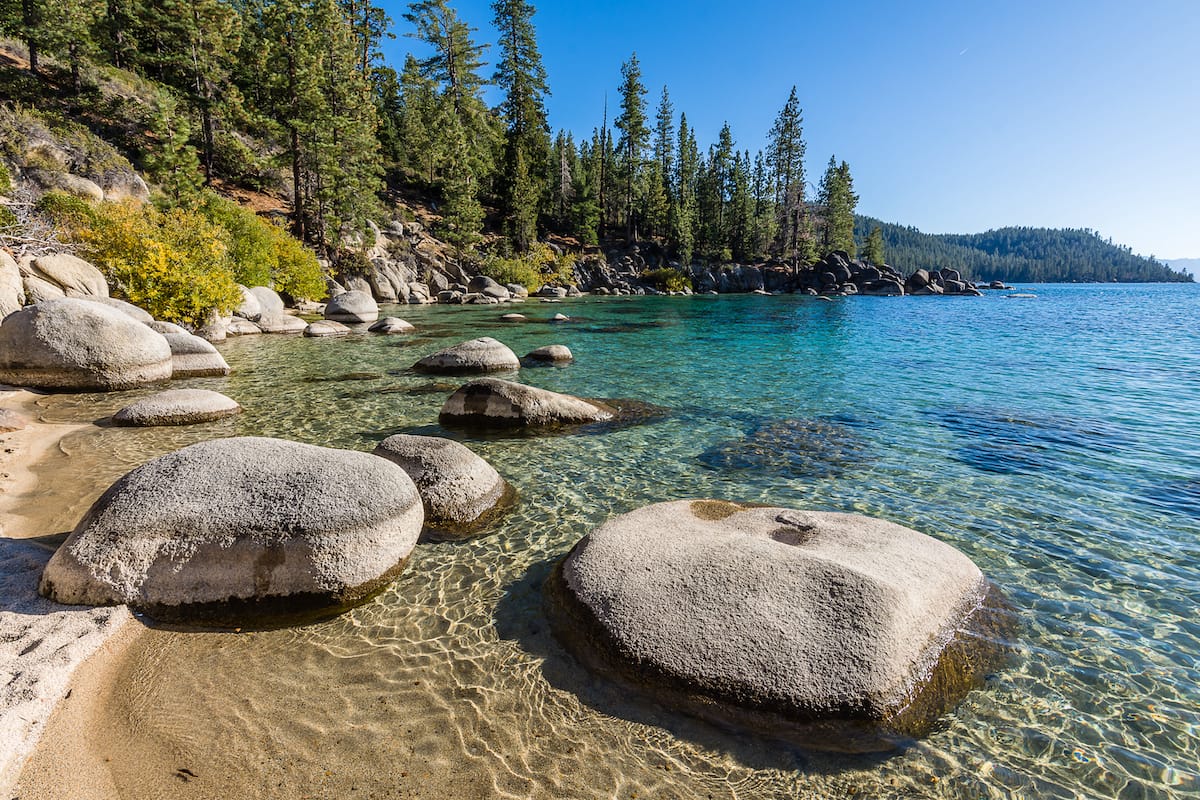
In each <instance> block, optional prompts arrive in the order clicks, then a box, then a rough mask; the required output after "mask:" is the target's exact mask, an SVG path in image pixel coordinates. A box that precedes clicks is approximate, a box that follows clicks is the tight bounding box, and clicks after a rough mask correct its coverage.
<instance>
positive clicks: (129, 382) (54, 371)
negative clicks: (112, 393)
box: [0, 298, 172, 390]
mask: <svg viewBox="0 0 1200 800" xmlns="http://www.w3.org/2000/svg"><path fill="white" fill-rule="evenodd" d="M171 371H172V364H171V348H170V346H169V345H168V344H167V340H166V339H165V338H163V336H162V335H161V334H158V333H155V332H154V331H152V330H150V328H148V327H147V326H146V325H143V324H142V323H140V322H137V321H136V320H134V319H132V318H130V317H129V316H128V315H126V314H123V313H122V312H120V311H117V310H116V309H113V308H109V307H107V306H105V305H101V304H100V303H92V302H89V301H87V300H77V299H73V298H62V299H59V300H48V301H46V302H44V303H39V304H37V305H33V306H28V307H26V308H23V309H21V310H20V311H17V312H15V313H13V314H10V315H8V316H7V317H6V318H5V319H4V322H3V323H0V382H4V383H11V384H15V385H18V386H35V387H40V388H52V389H104V390H109V389H128V388H131V387H134V386H140V385H141V384H144V383H151V382H153V381H161V380H167V379H168V378H170V377H171Z"/></svg>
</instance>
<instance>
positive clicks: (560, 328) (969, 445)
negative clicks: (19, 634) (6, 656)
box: [39, 286, 1200, 798]
mask: <svg viewBox="0 0 1200 800" xmlns="http://www.w3.org/2000/svg"><path fill="white" fill-rule="evenodd" d="M1038 294H1039V298H1038V299H1037V300H1032V301H1028V302H1022V303H1016V302H1006V301H1005V300H1004V298H1002V297H999V296H988V297H985V298H982V299H977V300H972V299H958V298H955V299H951V298H911V299H903V300H901V299H889V298H849V299H846V300H844V301H839V302H825V301H817V300H815V299H810V298H797V297H779V298H760V297H748V296H740V297H716V298H710V297H696V298H686V299H685V298H639V299H629V298H619V299H618V298H611V299H607V298H606V299H596V300H581V301H578V302H575V303H568V304H564V305H561V306H551V305H539V304H536V303H529V304H527V305H526V306H525V307H524V308H523V309H522V311H523V313H526V314H527V315H528V316H530V317H532V318H533V321H531V322H528V323H525V324H523V325H520V326H511V325H504V324H502V323H499V322H498V321H497V320H498V317H499V315H500V314H501V313H503V310H497V309H496V308H495V307H492V308H490V309H489V308H482V309H479V308H403V309H399V310H398V313H399V315H401V316H404V317H405V318H406V319H408V320H409V321H411V322H413V323H414V324H416V325H417V326H418V328H419V331H418V333H416V334H415V335H413V336H409V337H376V336H369V335H366V334H361V335H354V336H351V337H348V338H345V339H340V340H329V341H322V340H308V339H302V338H299V337H290V338H289V337H253V338H246V339H239V340H230V341H229V342H227V343H226V344H224V345H222V346H221V350H222V352H223V353H224V355H225V357H226V359H227V360H228V361H229V363H230V365H231V366H232V367H233V368H234V370H235V373H234V374H233V375H232V376H231V377H229V378H227V379H198V380H192V381H187V382H181V383H182V384H183V385H188V386H198V387H204V388H212V389H217V390H219V391H223V392H225V393H227V394H229V395H231V396H232V397H234V398H235V399H237V400H238V401H239V402H241V403H242V404H243V405H244V407H245V408H246V413H245V414H244V415H242V416H241V417H239V418H235V419H232V420H226V421H222V422H219V423H215V424H212V425H206V426H196V427H192V428H179V429H170V430H129V429H118V428H106V427H96V428H92V429H89V430H87V431H85V432H82V433H79V434H76V435H74V436H72V437H70V438H68V439H67V440H66V441H65V443H64V447H63V450H64V453H63V454H61V455H59V456H57V457H56V458H55V459H54V460H53V461H52V462H51V463H50V464H49V465H48V468H47V472H46V473H45V475H44V480H43V482H42V486H43V489H42V492H43V495H42V497H41V498H40V499H41V500H42V501H44V502H46V503H47V504H49V505H50V506H52V507H53V508H54V509H55V511H54V512H53V519H52V520H51V522H50V524H51V525H52V526H53V527H55V529H56V530H65V529H69V528H70V527H71V526H72V525H73V524H74V522H75V521H76V520H77V519H78V518H79V516H81V515H82V513H83V511H84V510H86V506H87V504H88V503H89V502H90V501H91V500H92V499H93V498H94V497H95V496H97V495H98V494H99V493H100V492H101V491H102V490H103V489H104V488H105V487H106V486H107V485H108V483H109V482H111V481H112V480H113V479H115V478H116V477H118V476H120V475H121V474H123V473H124V472H125V471H127V470H128V469H129V468H131V467H133V466H135V465H137V464H139V463H142V462H143V461H145V460H146V459H147V458H149V457H151V456H153V455H157V454H160V453H163V452H167V451H169V450H172V449H174V448H177V447H180V446H183V445H185V444H189V443H191V442H195V441H200V440H203V439H208V438H213V437H217V436H225V435H245V434H256V435H269V436H279V437H283V438H289V439H296V440H300V441H305V442H311V443H315V444H324V445H330V446H336V447H347V448H355V449H370V448H371V447H373V445H374V443H375V442H377V441H379V440H380V439H382V438H384V437H385V436H387V435H389V434H391V433H395V432H399V431H411V430H420V431H421V432H438V433H443V434H445V435H451V436H454V437H455V438H459V439H460V440H463V441H465V442H467V443H468V444H469V445H470V446H471V447H472V448H474V449H475V450H477V451H478V452H479V453H481V454H482V455H483V456H485V457H486V458H487V459H488V460H489V461H491V463H492V464H493V465H494V466H495V467H496V468H497V469H498V470H499V471H500V472H501V473H502V474H503V475H504V476H505V477H506V478H508V480H509V481H510V482H511V483H512V484H513V485H514V486H515V487H516V488H517V490H518V491H519V493H520V505H519V506H518V508H517V509H516V511H515V512H514V513H513V514H511V515H510V516H509V517H507V518H506V519H505V520H504V521H503V523H502V524H501V526H500V527H499V528H498V529H497V530H496V531H495V532H494V533H492V534H491V535H488V536H485V537H483V538H479V539H476V540H473V541H468V542H465V543H459V544H433V545H421V546H419V547H418V548H417V550H416V552H415V553H414V556H413V558H412V560H411V562H410V565H409V567H408V568H407V570H406V571H405V573H404V575H403V576H402V577H401V578H400V579H399V580H397V581H396V583H395V584H394V585H393V586H392V587H391V589H390V590H389V591H387V592H386V593H384V594H383V595H382V596H380V597H379V598H377V599H376V600H375V601H373V602H372V603H369V604H368V605H366V606H364V607H361V608H359V609H356V610H354V611H352V612H350V613H348V614H345V615H343V616H342V617H340V618H338V619H335V620H332V621H329V622H326V623H323V624H319V625H313V626H309V627H305V628H301V629H295V630H282V631H271V632H255V633H243V634H233V633H180V632H171V631H163V630H156V631H152V632H150V633H149V634H148V635H146V636H145V637H143V638H142V639H141V640H140V641H139V643H138V644H137V645H135V649H134V652H133V654H132V656H131V657H130V669H129V671H128V674H127V675H125V676H124V677H123V679H122V681H121V682H120V684H119V685H118V687H117V690H116V695H115V699H116V701H117V702H118V703H119V704H120V706H121V713H122V714H127V715H128V718H129V719H130V720H131V721H132V725H131V732H130V733H129V734H128V736H129V737H131V738H130V742H132V743H133V744H135V745H136V746H137V747H139V748H140V750H139V752H140V753H141V755H140V756H139V757H140V758H147V756H146V754H147V753H149V754H151V756H149V757H148V761H147V763H149V764H152V765H156V766H155V767H151V768H137V769H135V768H134V767H133V765H132V762H131V765H130V766H129V768H128V769H127V770H126V771H124V772H122V771H121V770H119V769H118V770H117V774H118V775H125V776H126V779H127V780H128V782H129V784H130V786H134V785H136V786H141V787H142V789H143V790H144V793H145V794H146V795H153V794H154V792H155V791H158V792H165V793H168V794H169V791H170V789H171V787H172V785H173V784H172V781H174V780H175V776H174V770H175V769H177V768H179V767H181V766H185V765H186V766H188V768H189V769H190V770H192V771H193V772H195V773H196V774H197V775H199V778H198V779H197V780H196V781H194V782H192V783H189V784H188V791H189V794H188V796H189V797H191V796H195V797H200V796H212V797H219V796H239V797H275V796H296V797H330V798H333V797H339V798H341V797H352V796H361V797H410V796H412V797H416V796H444V797H450V796H457V797H470V796H479V797H486V796H498V797H514V798H516V797H520V798H524V797H545V798H552V797H697V796H699V797H722V798H772V797H798V796H854V795H858V796H863V797H893V796H894V797H961V798H975V797H1012V796H1024V797H1064V798H1065V797H1104V798H1117V797H1120V798H1132V797H1147V798H1150V797H1183V796H1200V777H1198V772H1200V768H1198V766H1197V765H1198V764H1200V738H1198V732H1200V689H1197V686H1200V621H1197V618H1196V613H1195V611H1196V607H1197V605H1198V604H1200V453H1198V452H1197V448H1196V447H1195V441H1196V439H1195V433H1194V431H1195V428H1196V423H1197V421H1198V420H1200V333H1198V332H1197V331H1196V329H1195V326H1194V321H1195V320H1196V319H1200V291H1198V290H1197V289H1196V287H1191V286H1185V287H1179V286H1170V287H1142V286H1139V287H1108V286H1098V287H1097V286H1090V287H1066V286H1062V287H1051V286H1046V287H1039V291H1038ZM559 310H565V311H566V313H568V314H570V315H571V316H572V317H573V318H574V321H573V322H571V323H567V324H558V325H551V324H548V323H547V322H544V321H539V320H546V319H548V318H549V317H550V316H552V315H553V313H555V312H556V311H559ZM478 335H492V336H495V337H497V338H499V339H501V340H502V341H504V342H505V343H507V344H509V345H510V346H511V347H512V348H513V349H514V350H515V351H516V352H517V353H518V354H519V355H521V354H524V353H525V352H528V351H529V350H531V349H533V348H535V347H538V346H541V345H545V344H552V343H562V344H566V345H568V346H569V347H570V348H571V349H572V351H574V353H575V356H576V362H575V363H574V364H573V365H571V366H569V367H566V368H541V369H526V370H523V371H522V372H521V380H523V381H525V382H528V383H531V384H535V385H538V386H543V387H545V388H549V389H554V390H558V391H566V392H570V393H573V394H578V395H582V396H586V397H621V398H637V399H640V400H644V401H647V402H650V403H654V404H656V405H659V406H664V407H666V408H667V409H669V411H670V413H669V415H668V416H666V417H665V418H664V419H661V420H657V421H653V422H651V423H650V424H646V425H642V426H637V427H630V428H623V429H616V430H609V431H605V432H600V433H595V434H591V435H585V434H580V435H550V436H514V437H507V438H495V439H479V438H475V437H471V436H467V435H463V434H461V433H458V432H451V431H441V430H440V429H439V428H437V426H436V424H435V421H436V418H437V411H438V409H439V407H440V405H441V403H442V401H443V400H444V398H445V396H446V395H447V394H449V392H451V391H453V389H454V387H455V386H456V385H457V383H458V381H456V380H455V379H449V380H447V379H443V378H434V377H430V376H428V375H419V374H416V373H411V372H409V371H408V367H409V366H411V364H412V363H413V362H415V361H416V360H417V359H418V358H419V357H421V356H423V355H426V354H428V353H430V352H433V351H434V350H436V349H439V348H440V347H442V346H446V345H448V344H452V343H455V342H457V341H461V340H463V339H466V338H471V337H474V336H478ZM147 393H149V390H147V391H141V392H132V393H124V394H120V395H107V396H105V395H75V396H48V397H45V398H43V399H41V400H40V401H39V404H40V405H41V407H42V409H43V412H42V413H43V416H44V417H45V418H47V419H55V420H82V421H91V420H98V419H101V418H102V417H104V416H105V415H107V414H109V413H111V412H112V411H113V410H115V409H116V408H118V407H120V406H122V405H124V404H126V403H127V402H128V401H129V400H130V399H131V398H133V397H137V396H140V395H142V394H147ZM81 487H85V490H81ZM81 495H82V496H81ZM678 497H720V498H727V499H731V500H742V501H759V502H770V503H772V504H776V505H786V506H797V507H806V508H815V509H824V510H839V511H855V512H860V513H865V514H872V515H877V516H882V517H886V518H888V519H891V520H893V521H896V522H900V523H902V524H906V525H909V526H911V527H914V528H917V529H918V530H922V531H925V532H927V533H930V534H932V535H934V536H937V537H939V538H942V539H944V540H945V541H947V542H949V543H951V544H953V545H955V546H956V547H958V548H960V549H962V550H963V551H964V552H966V553H967V554H968V555H969V556H970V557H971V558H973V559H974V560H975V561H976V563H978V564H979V565H980V567H981V568H982V569H983V570H984V572H985V573H986V574H987V575H988V576H989V577H991V578H992V579H993V580H994V581H995V582H996V583H998V584H999V585H1000V586H1001V588H1002V589H1003V590H1004V591H1005V593H1006V594H1007V595H1008V596H1009V598H1010V599H1011V600H1012V601H1013V603H1014V605H1015V606H1016V608H1017V610H1018V613H1019V616H1020V620H1021V625H1022V629H1021V631H1020V635H1019V640H1018V641H1017V642H1016V648H1017V657H1016V658H1015V659H1014V660H1013V662H1012V663H1011V664H1010V665H1009V667H1008V668H1007V669H1005V670H1003V671H1001V672H1000V673H998V674H996V675H994V676H991V678H990V679H989V681H988V685H987V686H986V687H985V688H984V689H982V690H980V691H976V692H974V693H972V694H971V695H970V696H969V697H968V698H967V699H966V700H965V701H964V702H963V703H962V705H961V706H959V708H958V709H957V710H956V711H955V712H954V713H952V714H951V715H949V716H948V717H947V718H945V719H944V720H943V721H942V723H941V725H940V726H939V727H938V729H937V730H936V731H935V732H934V733H933V734H932V735H930V736H929V737H928V738H927V739H925V740H923V741H921V742H918V743H916V744H915V745H914V746H913V747H911V748H910V749H908V750H906V751H905V752H903V753H900V754H898V755H894V756H892V757H890V758H882V759H880V758H876V759H873V760H868V761H864V760H862V759H853V758H848V757H836V756H828V755H819V754H811V753H802V752H797V751H794V750H791V749H788V748H786V747H784V746H782V745H779V744H777V743H774V742H771V741H766V740H759V739H754V738H751V737H746V736H739V735H736V734H732V733H728V732H724V731H721V730H717V729H715V728H712V727H709V726H707V725H705V724H703V723H700V722H697V721H694V720H691V719H689V718H686V717H681V716H678V715H674V714H672V713H670V712H669V711H667V710H665V709H661V708H653V707H645V706H636V705H632V704H631V703H630V702H629V701H628V700H627V699H626V698H625V697H624V696H623V694H622V692H621V691H620V690H619V689H617V688H615V687H612V686H610V685H608V684H606V683H605V682H604V681H601V680H599V679H594V678H592V677H591V676H589V675H587V674H586V673H583V672H582V671H581V670H580V668H579V667H578V666H577V665H576V664H575V663H574V662H573V661H572V660H571V659H570V657H568V656H567V655H566V654H565V653H564V652H563V651H562V650H561V649H560V648H559V647H558V645H557V644H556V642H555V641H554V639H553V638H552V637H551V636H550V634H549V633H548V631H547V627H546V623H545V621H544V618H543V615H542V613H541V593H540V588H541V581H542V580H543V578H544V577H545V575H546V574H547V572H548V569H549V567H550V565H551V564H552V563H553V562H554V561H555V560H556V559H558V558H560V557H561V556H562V555H563V554H564V553H565V552H566V551H567V550H568V549H569V548H570V547H571V546H572V545H573V544H574V543H575V542H576V541H577V540H578V539H579V538H580V537H581V536H583V535H584V534H586V533H587V532H588V531H589V530H590V529H592V528H593V527H595V526H596V525H597V524H599V523H601V522H603V521H604V520H605V519H607V518H609V517H610V516H612V515H613V514H617V513H621V512H624V511H627V510H630V509H632V508H635V507H638V506H640V505H643V504H646V503H650V502H655V501H660V500H667V499H673V498H678ZM117 750H118V748H115V747H114V752H113V753H110V754H108V755H110V756H111V757H113V758H116V759H118V760H119V758H120V757H122V754H124V757H125V758H127V759H129V758H132V756H130V755H129V753H128V751H127V749H126V748H119V752H117ZM153 787H158V789H156V790H154V789H153ZM230 787H237V788H236V791H233V790H231V788H230ZM434 787H436V789H435V788H434ZM231 791H233V793H232V794H230V792H231ZM130 793H131V794H137V793H136V792H135V791H134V790H132V789H130ZM137 796H142V795H137ZM164 796H167V795H164Z"/></svg>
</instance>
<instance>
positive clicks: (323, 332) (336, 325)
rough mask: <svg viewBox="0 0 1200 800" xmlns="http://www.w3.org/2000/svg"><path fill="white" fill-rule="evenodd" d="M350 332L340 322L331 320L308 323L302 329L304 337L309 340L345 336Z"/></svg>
mask: <svg viewBox="0 0 1200 800" xmlns="http://www.w3.org/2000/svg"><path fill="white" fill-rule="evenodd" d="M350 332H351V331H350V329H349V328H348V327H346V326H345V325H343V324H342V323H340V322H336V321H334V320H331V319H319V320H317V321H316V322H310V323H309V324H308V326H307V327H306V328H305V329H304V335H305V336H308V337H310V338H317V339H320V338H325V337H329V336H346V335H347V334H349V333H350Z"/></svg>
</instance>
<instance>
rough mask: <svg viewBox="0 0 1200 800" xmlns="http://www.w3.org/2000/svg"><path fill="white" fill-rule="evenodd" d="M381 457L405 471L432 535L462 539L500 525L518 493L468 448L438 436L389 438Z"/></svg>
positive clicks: (380, 450) (379, 453)
mask: <svg viewBox="0 0 1200 800" xmlns="http://www.w3.org/2000/svg"><path fill="white" fill-rule="evenodd" d="M375 455H377V456H379V457H381V458H386V459H387V460H388V461H391V462H392V463H394V464H397V465H399V466H400V468H401V469H403V470H404V471H405V472H407V473H408V476H409V477H410V478H412V479H413V483H415V484H416V485H417V492H418V493H419V494H420V495H421V501H422V503H424V505H425V530H426V535H427V536H429V537H430V538H433V539H461V538H463V537H464V536H467V535H470V534H471V533H474V532H476V531H478V530H480V529H481V528H483V527H486V525H488V524H490V523H491V522H493V521H494V520H495V518H496V517H497V516H498V514H499V513H501V512H502V511H503V510H505V509H506V508H507V506H508V505H509V504H510V503H508V502H506V501H507V500H509V499H510V496H511V494H512V490H511V489H510V488H509V486H508V484H507V483H506V482H505V480H504V479H503V478H501V477H500V474H499V473H497V472H496V470H495V469H493V468H492V465H491V464H488V463H487V462H486V461H484V460H483V459H482V458H480V457H479V456H477V455H476V454H475V453H473V452H472V451H471V450H469V449H468V448H466V447H464V446H463V445H461V444H459V443H458V442H454V441H451V440H450V439H443V438H440V437H437V436H409V435H405V434H397V435H395V436H389V437H388V438H386V439H384V440H383V441H382V442H380V444H379V446H378V447H376V448H375Z"/></svg>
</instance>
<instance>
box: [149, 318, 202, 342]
mask: <svg viewBox="0 0 1200 800" xmlns="http://www.w3.org/2000/svg"><path fill="white" fill-rule="evenodd" d="M145 325H146V327H148V328H150V330H152V331H155V332H157V333H161V334H163V335H164V336H165V335H167V334H168V333H174V334H177V335H179V336H186V335H188V330H187V328H182V327H180V326H179V325H176V324H175V323H174V322H163V321H162V320H159V319H152V320H150V321H149V322H147V323H145ZM205 341H208V340H207V339H205Z"/></svg>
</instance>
